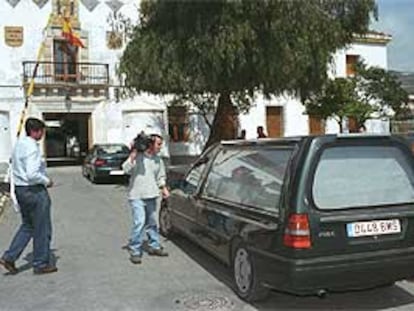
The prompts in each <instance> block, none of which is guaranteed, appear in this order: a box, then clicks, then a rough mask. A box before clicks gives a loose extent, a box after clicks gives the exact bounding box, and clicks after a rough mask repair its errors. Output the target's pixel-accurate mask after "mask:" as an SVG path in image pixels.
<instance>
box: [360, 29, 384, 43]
mask: <svg viewBox="0 0 414 311" xmlns="http://www.w3.org/2000/svg"><path fill="white" fill-rule="evenodd" d="M391 40H392V36H391V35H389V34H386V33H383V32H378V31H372V30H371V31H368V32H367V33H365V34H362V35H360V34H354V42H356V43H371V44H384V45H385V44H388V43H389V42H390V41H391Z"/></svg>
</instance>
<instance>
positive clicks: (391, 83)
mask: <svg viewBox="0 0 414 311" xmlns="http://www.w3.org/2000/svg"><path fill="white" fill-rule="evenodd" d="M356 78H357V79H358V84H359V88H360V89H362V90H363V93H362V94H361V97H362V99H363V100H364V101H366V102H369V103H371V104H373V105H375V106H376V108H375V109H374V110H375V112H376V113H377V116H378V117H391V116H393V117H394V118H395V119H404V118H406V116H407V115H410V109H409V107H408V102H409V100H408V93H407V92H406V91H405V90H404V89H403V88H402V86H401V82H400V81H399V80H398V77H397V76H396V75H395V74H393V73H392V72H390V71H387V70H385V69H383V68H380V67H368V66H367V65H366V64H365V63H364V62H359V63H358V64H357V66H356Z"/></svg>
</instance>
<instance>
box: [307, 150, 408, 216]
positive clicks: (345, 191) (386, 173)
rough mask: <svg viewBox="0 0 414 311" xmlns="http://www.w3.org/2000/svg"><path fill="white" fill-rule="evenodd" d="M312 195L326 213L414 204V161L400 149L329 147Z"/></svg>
mask: <svg viewBox="0 0 414 311" xmlns="http://www.w3.org/2000/svg"><path fill="white" fill-rule="evenodd" d="M312 195H313V199H314V202H315V204H316V206H317V208H319V209H323V210H331V209H343V208H357V207H367V206H382V205H394V204H402V203H414V174H413V168H412V159H411V157H410V156H409V155H407V154H406V153H404V152H403V151H402V150H401V149H399V148H398V147H397V146H337V147H329V148H326V149H325V150H324V151H323V152H322V155H321V158H320V160H319V163H318V165H317V167H316V171H315V175H314V181H313V185H312Z"/></svg>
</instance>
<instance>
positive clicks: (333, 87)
mask: <svg viewBox="0 0 414 311" xmlns="http://www.w3.org/2000/svg"><path fill="white" fill-rule="evenodd" d="M304 104H305V106H306V112H307V113H308V114H310V115H317V116H319V117H321V118H323V119H327V118H329V117H332V118H334V119H336V120H337V121H338V123H339V124H340V126H341V124H342V120H343V118H344V117H352V118H354V119H355V120H356V122H357V126H358V127H359V126H360V125H362V124H364V122H365V121H366V120H367V119H369V118H381V117H391V116H392V115H393V114H395V115H396V116H397V117H398V116H403V115H404V114H405V113H406V112H407V110H408V94H407V92H405V91H404V89H403V88H402V87H401V83H400V82H399V81H398V80H397V78H396V76H394V75H393V74H391V73H389V72H388V71H386V70H384V69H382V68H379V67H367V66H366V65H365V64H364V63H362V62H360V63H359V64H357V66H356V74H355V76H354V77H348V78H336V79H334V80H328V81H327V83H326V84H325V86H324V87H323V88H322V90H321V91H320V92H317V93H315V94H314V95H312V96H309V97H308V98H307V99H306V100H304Z"/></svg>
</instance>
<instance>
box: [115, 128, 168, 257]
mask: <svg viewBox="0 0 414 311" xmlns="http://www.w3.org/2000/svg"><path fill="white" fill-rule="evenodd" d="M161 146H162V137H161V136H160V135H157V134H152V135H149V136H147V135H145V134H144V133H140V134H139V135H138V136H137V137H136V138H135V140H134V144H133V146H132V148H131V153H130V155H129V157H128V159H127V160H126V161H125V162H124V163H123V164H122V169H123V170H124V172H125V173H126V174H129V175H130V181H129V188H128V202H129V204H130V206H131V210H132V228H131V236H130V239H129V244H128V250H129V252H130V255H131V256H130V261H131V262H132V263H134V264H140V263H141V261H142V254H143V248H142V246H143V242H144V238H145V233H146V234H147V236H148V254H149V255H154V256H168V253H167V252H166V251H164V250H163V248H162V247H161V245H160V242H159V234H158V227H157V219H156V217H157V216H156V211H157V199H158V197H159V196H160V194H161V195H162V196H163V198H167V197H168V196H169V195H170V193H169V191H168V188H167V186H166V174H165V167H164V163H163V161H162V159H161V158H160V156H159V155H158V153H159V152H160V150H161Z"/></svg>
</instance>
